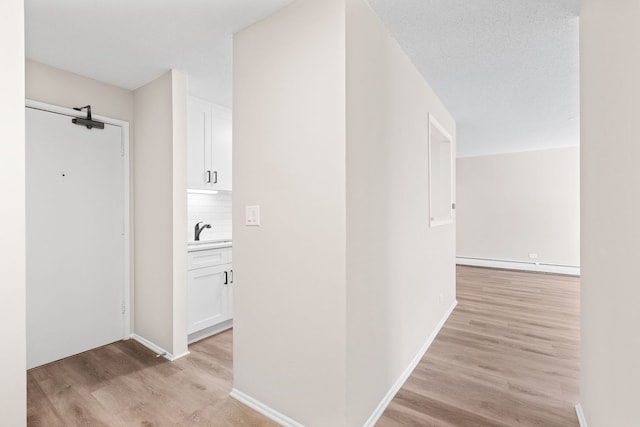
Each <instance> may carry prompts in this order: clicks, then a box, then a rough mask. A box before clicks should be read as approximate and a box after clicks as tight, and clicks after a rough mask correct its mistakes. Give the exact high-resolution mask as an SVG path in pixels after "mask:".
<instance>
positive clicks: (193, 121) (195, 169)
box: [187, 98, 213, 190]
mask: <svg viewBox="0 0 640 427" xmlns="http://www.w3.org/2000/svg"><path fill="white" fill-rule="evenodd" d="M187 105H188V107H187V131H188V134H187V140H188V145H187V158H188V163H187V168H188V172H187V180H188V186H189V188H191V189H196V190H211V189H212V187H211V183H210V182H207V181H212V179H210V177H209V175H210V174H211V170H212V169H213V165H212V162H211V107H210V106H209V105H208V104H206V103H205V102H203V101H200V100H197V99H194V98H189V103H188V104H187ZM207 171H209V173H207Z"/></svg>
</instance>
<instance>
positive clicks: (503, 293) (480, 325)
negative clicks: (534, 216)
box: [27, 267, 579, 427]
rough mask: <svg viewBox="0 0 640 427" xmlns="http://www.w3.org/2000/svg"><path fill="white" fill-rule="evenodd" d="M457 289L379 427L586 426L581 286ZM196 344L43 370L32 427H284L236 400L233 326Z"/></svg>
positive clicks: (127, 345) (98, 354) (77, 359)
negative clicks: (578, 408) (579, 412)
mask: <svg viewBox="0 0 640 427" xmlns="http://www.w3.org/2000/svg"><path fill="white" fill-rule="evenodd" d="M457 286H458V306H457V307H456V309H455V310H454V312H453V313H452V315H451V317H450V318H449V320H448V321H447V323H446V325H445V326H444V327H443V329H442V331H441V332H440V334H439V335H438V337H437V338H436V340H435V341H434V342H433V344H432V345H431V347H430V349H429V351H428V352H427V354H426V355H425V357H424V358H423V359H422V361H421V362H420V364H419V365H418V367H417V368H416V369H415V371H414V372H413V374H412V375H411V377H410V378H409V379H408V380H407V382H406V383H405V385H404V386H403V388H402V389H401V390H400V392H399V393H398V394H397V395H396V397H395V398H394V399H393V401H392V402H391V404H390V405H389V407H388V408H387V410H386V411H385V413H384V414H383V416H382V417H381V419H380V420H379V422H378V424H377V425H378V426H379V427H395V426H462V427H467V426H469V427H471V426H494V427H501V426H502V427H504V426H510V427H512V426H546V427H553V426H577V425H578V422H577V418H576V416H575V413H574V409H573V405H574V404H575V403H576V402H577V401H578V397H579V396H578V375H579V359H578V356H579V350H578V347H579V341H578V340H579V279H577V278H574V277H569V276H556V275H544V274H535V273H523V272H514V271H499V270H489V269H481V268H473V267H458V284H457ZM189 349H190V351H191V354H190V355H189V356H187V357H185V358H183V359H180V360H178V361H176V362H173V363H171V362H168V361H166V360H164V359H156V357H155V354H154V353H153V352H151V351H149V350H148V349H146V348H145V347H143V346H142V345H140V344H138V343H137V342H135V341H132V340H130V341H123V342H118V343H114V344H110V345H108V346H105V347H101V348H98V349H95V350H91V351H89V352H86V353H82V354H80V355H77V356H73V357H70V358H67V359H64V360H61V361H58V362H55V363H52V364H49V365H46V366H42V367H39V368H35V369H32V370H30V371H28V372H27V381H28V386H27V388H28V390H27V391H28V410H27V422H28V425H29V426H30V427H37V426H46V427H58V426H61V427H73V426H91V427H94V426H95V427H101V426H109V427H111V426H145V427H152V426H184V427H187V426H256V427H260V426H265V427H270V426H276V425H277V424H275V423H273V422H271V421H269V420H267V419H266V418H265V417H263V416H261V415H260V414H258V413H256V412H255V411H253V410H251V409H249V408H247V407H245V406H244V405H242V404H240V403H239V402H237V401H235V400H234V399H232V398H230V397H229V392H230V391H231V387H232V332H231V331H227V332H224V333H222V334H219V335H217V336H215V337H211V338H209V339H206V340H203V341H200V342H199V343H196V344H193V345H192V346H190V347H189ZM327 427H332V426H327Z"/></svg>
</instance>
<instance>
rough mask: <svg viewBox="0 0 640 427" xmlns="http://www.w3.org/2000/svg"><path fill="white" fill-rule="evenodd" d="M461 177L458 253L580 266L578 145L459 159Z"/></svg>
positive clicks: (458, 204) (478, 256)
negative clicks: (531, 255) (535, 257)
mask: <svg viewBox="0 0 640 427" xmlns="http://www.w3.org/2000/svg"><path fill="white" fill-rule="evenodd" d="M457 179H458V182H457V186H458V193H457V201H456V202H457V203H456V208H457V210H456V217H457V220H458V229H457V255H458V256H459V257H467V258H479V259H490V260H501V261H516V262H540V263H541V264H552V265H565V266H579V265H580V149H579V148H578V147H572V148H560V149H552V150H542V151H528V152H521V153H510V154H499V155H490V156H480V157H465V158H459V159H457ZM530 253H535V254H537V255H538V258H537V259H530V258H529V254H530Z"/></svg>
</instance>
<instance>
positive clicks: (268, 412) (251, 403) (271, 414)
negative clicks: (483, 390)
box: [230, 301, 458, 427]
mask: <svg viewBox="0 0 640 427" xmlns="http://www.w3.org/2000/svg"><path fill="white" fill-rule="evenodd" d="M457 304H458V301H454V302H453V304H451V307H449V309H448V310H447V312H446V313H445V314H444V316H442V319H440V322H438V324H437V325H436V327H435V329H434V330H433V332H432V333H431V335H429V338H427V341H426V342H425V343H424V344H423V345H422V347H421V348H420V350H419V351H418V353H417V354H416V355H415V356H414V358H413V359H412V360H411V362H410V363H409V366H407V367H406V368H405V370H404V371H403V372H402V373H401V374H400V377H398V379H397V380H396V382H395V383H393V385H392V386H391V388H390V389H389V391H388V392H387V394H386V395H385V396H384V398H383V399H382V401H381V402H380V403H379V404H378V406H377V407H376V409H375V410H374V411H373V413H372V414H371V416H370V417H369V419H368V420H367V422H366V423H365V424H364V427H373V426H374V425H375V423H376V422H377V421H378V419H380V417H381V416H382V414H383V412H384V411H385V409H387V406H389V404H390V403H391V401H392V400H393V398H394V396H395V395H396V393H398V391H399V390H400V389H401V388H402V385H403V384H404V383H405V381H407V379H408V378H409V376H410V375H411V373H412V372H413V370H414V369H415V368H416V366H418V363H420V360H421V359H422V357H423V356H424V354H425V353H426V352H427V350H428V349H429V346H431V344H432V343H433V341H434V340H435V339H436V336H437V335H438V332H440V329H442V327H443V326H444V324H445V322H446V321H447V319H448V318H449V316H450V315H451V313H452V312H453V309H454V308H456V305H457ZM230 396H231V397H233V398H234V399H236V400H238V401H239V402H242V403H244V404H245V405H247V406H248V407H250V408H252V409H254V410H256V411H258V412H259V413H261V414H262V415H264V416H265V417H267V418H269V419H271V420H273V421H275V422H277V423H279V424H280V425H282V426H283V427H304V426H303V425H302V424H300V423H299V422H297V421H295V420H292V419H291V418H289V417H287V416H286V415H284V414H281V413H280V412H278V411H275V410H274V409H272V408H270V407H269V406H267V405H265V404H264V403H262V402H260V401H259V400H257V399H254V398H252V397H251V396H248V395H247V394H245V393H243V392H241V391H239V390H237V389H235V388H234V389H233V390H231V393H230Z"/></svg>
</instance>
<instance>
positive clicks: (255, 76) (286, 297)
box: [233, 0, 455, 427]
mask: <svg viewBox="0 0 640 427" xmlns="http://www.w3.org/2000/svg"><path fill="white" fill-rule="evenodd" d="M234 61H235V62H234V153H233V161H234V168H233V170H234V176H233V181H234V200H233V215H234V217H233V218H234V221H233V237H234V271H235V272H236V274H235V281H234V284H235V291H234V292H235V293H234V388H235V389H236V391H239V392H242V393H245V394H247V395H249V396H251V397H252V398H254V399H257V400H258V401H260V402H262V404H265V405H267V406H269V407H271V408H272V409H275V410H276V411H279V412H281V413H284V414H285V415H287V416H288V417H290V418H292V419H294V420H296V421H298V422H300V423H302V424H304V425H307V426H310V427H312V426H326V425H331V426H337V427H338V426H346V425H348V426H361V425H363V424H364V423H365V421H367V419H368V418H369V417H370V416H371V414H372V413H373V412H374V410H375V409H376V407H377V406H378V404H379V403H380V402H381V401H382V399H383V398H384V397H385V395H386V394H387V392H389V390H390V389H391V387H392V386H393V384H394V383H395V382H396V381H397V380H398V378H399V377H400V375H401V374H402V373H403V371H404V370H405V369H406V368H407V367H408V366H409V365H410V363H411V361H412V359H413V358H414V357H415V356H416V354H418V353H419V351H420V350H421V347H422V346H423V345H424V344H425V342H426V341H427V340H428V338H429V336H430V335H431V334H432V333H433V332H434V330H435V329H436V327H437V324H438V322H439V321H440V320H441V319H442V317H443V315H444V314H445V313H446V312H447V310H448V309H449V308H450V307H451V305H452V304H453V302H454V300H455V253H454V246H455V229H454V225H453V224H452V225H448V226H443V227H438V228H433V229H430V228H429V225H428V224H429V221H428V220H429V211H428V154H427V152H428V150H427V146H428V143H427V120H428V114H429V113H432V114H435V115H436V116H437V118H438V119H439V120H440V121H441V122H442V123H443V124H444V125H445V126H446V128H447V129H448V130H449V131H450V132H451V134H452V135H455V122H454V120H453V118H452V117H451V116H450V114H449V113H448V112H447V111H446V110H445V108H444V106H443V105H442V104H441V103H440V101H439V100H438V98H437V97H436V96H435V94H434V93H433V91H432V90H431V89H430V88H429V86H428V85H427V83H426V82H424V80H423V79H422V77H421V76H420V74H419V73H418V72H417V70H416V69H415V67H414V66H413V65H412V64H411V62H410V61H409V59H408V58H407V57H406V56H405V55H404V54H403V53H402V51H401V49H400V48H399V46H398V45H397V44H396V43H395V41H394V40H393V39H391V37H390V36H389V35H388V33H387V31H386V30H385V28H384V27H383V26H382V24H381V23H380V21H379V20H378V19H377V17H376V16H375V14H374V13H373V12H372V11H371V9H370V8H369V6H368V5H367V4H366V3H365V2H364V1H362V0H331V1H327V0H300V1H298V2H295V3H293V4H291V5H290V6H289V7H287V8H285V9H283V10H281V11H280V12H278V13H276V14H274V15H273V16H271V17H269V18H267V19H265V20H264V21H261V22H260V23H258V24H256V25H254V26H252V27H250V28H248V29H246V30H244V31H242V32H240V33H239V34H237V35H236V38H235V41H234ZM254 204H255V205H260V208H261V217H262V218H261V221H262V225H261V226H260V227H246V226H244V217H243V216H244V207H245V206H248V205H254ZM440 293H442V301H440V298H439V295H440Z"/></svg>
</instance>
